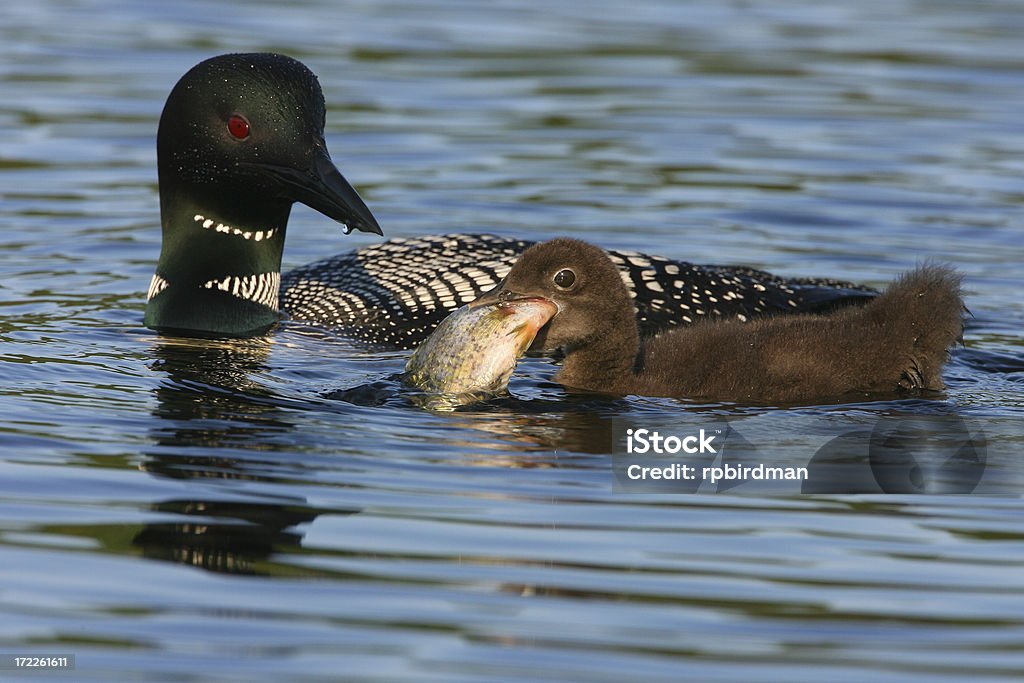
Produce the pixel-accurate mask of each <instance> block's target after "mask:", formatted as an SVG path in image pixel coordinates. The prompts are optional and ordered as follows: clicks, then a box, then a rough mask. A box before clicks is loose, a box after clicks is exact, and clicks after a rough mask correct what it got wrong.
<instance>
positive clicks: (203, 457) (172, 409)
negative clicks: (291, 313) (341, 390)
mask: <svg viewBox="0 0 1024 683" xmlns="http://www.w3.org/2000/svg"><path fill="white" fill-rule="evenodd" d="M270 349H271V342H270V341H269V340H268V339H266V338H258V339H249V340H231V341H225V342H221V341H217V340H202V339H173V338H169V339H162V340H160V342H159V343H158V344H157V346H156V348H155V350H154V354H155V356H156V358H157V360H156V362H154V363H153V368H154V369H157V370H159V371H161V372H165V373H166V374H167V379H166V381H164V382H163V383H161V385H160V386H159V388H157V390H156V396H157V399H158V401H157V406H156V408H155V409H154V410H153V416H154V417H155V418H156V421H155V423H154V426H153V428H152V429H151V430H150V432H149V436H150V438H151V440H152V442H153V444H154V447H153V448H151V449H148V450H147V451H146V453H145V458H144V460H143V461H142V463H141V465H140V468H141V469H143V470H144V471H146V472H149V473H151V474H152V475H153V476H157V477H168V478H172V479H205V480H215V479H223V480H244V481H249V482H281V481H291V480H294V479H297V478H301V476H302V475H303V467H302V466H301V465H300V464H299V463H298V462H297V461H292V462H289V460H288V459H287V458H283V457H280V454H281V452H283V451H287V450H289V449H290V448H293V447H294V446H293V444H294V437H293V436H291V433H292V432H293V431H294V429H295V423H294V421H293V420H291V419H289V411H288V410H286V409H285V407H284V405H283V404H282V403H283V402H282V400H281V399H280V398H278V397H276V396H275V395H274V393H273V392H272V391H271V390H270V389H268V388H267V387H265V386H264V385H263V384H261V383H260V381H259V380H258V379H257V378H258V376H259V375H260V373H262V372H266V371H267V369H268V366H267V359H268V356H269V353H270ZM239 494H240V495H238V496H236V497H233V498H232V499H230V500H222V499H215V498H210V499H200V498H195V499H185V500H177V499H176V500H166V501H162V502H158V503H155V504H153V505H152V506H151V509H152V510H153V511H156V512H166V513H173V514H175V515H178V516H184V517H188V518H193V519H190V520H189V521H180V522H179V521H176V522H160V523H154V524H147V525H146V526H145V527H143V529H142V530H141V531H139V533H138V534H136V535H135V537H134V538H133V539H132V543H133V545H136V546H138V547H140V548H142V551H143V554H144V555H145V556H146V557H149V558H153V559H160V560H166V561H170V562H179V563H182V564H188V565H192V566H195V567H199V568H202V569H207V570H210V571H216V572H225V573H231V574H257V573H267V571H268V570H267V569H260V562H261V561H263V560H266V559H267V558H269V557H270V556H271V555H272V554H274V553H276V552H281V551H282V550H285V549H291V550H294V549H297V548H299V547H300V545H301V541H302V536H303V534H302V533H301V532H300V531H298V529H297V528H296V527H298V526H299V525H301V524H307V523H310V522H312V521H313V520H314V519H316V518H317V517H318V516H319V515H320V514H322V513H323V512H324V511H322V510H318V509H316V508H313V507H311V506H309V505H307V504H306V501H305V500H304V499H303V498H300V497H297V496H288V497H286V498H285V499H284V500H282V499H281V497H280V496H275V498H274V499H273V500H266V496H264V495H262V494H259V493H256V494H253V493H251V492H250V491H249V490H242V491H240V492H239ZM238 498H243V499H242V500H239V499H238ZM253 498H256V500H253ZM261 499H262V500H261ZM331 512H333V513H335V514H339V513H341V514H353V513H355V512H358V510H332V511H331Z"/></svg>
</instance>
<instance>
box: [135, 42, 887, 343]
mask: <svg viewBox="0 0 1024 683" xmlns="http://www.w3.org/2000/svg"><path fill="white" fill-rule="evenodd" d="M325 118H326V110H325V105H324V98H323V94H322V92H321V90H320V85H319V83H318V82H317V79H316V76H315V75H314V74H313V73H312V72H311V71H310V70H309V69H308V68H307V67H306V66H305V65H303V64H302V63H301V62H298V61H296V60H295V59H292V58H290V57H286V56H283V55H277V54H264V53H255V54H228V55H221V56H218V57H213V58H211V59H208V60H206V61H203V62H201V63H199V64H198V65H196V66H195V67H193V68H192V69H191V70H190V71H188V73H186V74H185V75H184V76H183V77H182V78H181V80H180V81H179V82H178V83H177V85H175V87H174V88H173V90H172V91H171V93H170V95H169V96H168V99H167V103H166V105H165V106H164V110H163V113H162V115H161V117H160V126H159V132H158V135H157V161H158V170H159V182H160V213H161V227H162V231H163V237H162V245H161V251H160V260H159V263H158V264H157V268H156V273H155V274H154V276H153V279H152V281H151V284H150V287H149V292H148V297H147V305H146V314H145V324H146V325H147V326H148V327H151V328H154V329H159V330H164V331H171V332H176V333H183V334H189V335H213V336H246V335H253V334H259V333H261V332H263V331H265V330H267V329H268V328H269V327H271V326H272V325H274V324H275V323H277V322H278V321H279V320H280V319H281V318H282V317H290V318H291V319H293V320H296V321H301V322H308V323H312V324H317V325H323V326H330V327H333V328H337V329H339V330H341V331H342V332H344V333H345V334H347V335H349V336H352V337H355V338H357V339H360V340H363V341H365V342H367V343H370V344H374V345H385V346H389V347H398V348H411V347H414V346H416V345H417V344H418V343H419V342H420V341H422V340H423V339H425V338H426V337H427V336H428V335H429V334H430V332H431V331H432V330H433V329H434V328H435V327H436V326H437V324H438V323H439V322H440V321H441V320H442V319H444V317H445V316H446V315H447V314H448V313H450V312H451V311H452V310H454V309H455V308H457V307H458V306H460V305H462V304H464V303H467V302H469V301H472V300H473V299H475V298H476V297H477V296H479V295H480V294H481V293H483V292H485V291H487V290H490V289H492V288H493V287H494V286H496V285H497V284H498V282H500V281H501V279H502V278H503V277H504V276H505V275H506V274H507V273H508V270H509V268H510V267H511V266H512V263H513V262H514V261H515V259H516V257H517V256H518V255H519V254H521V253H522V252H523V250H525V249H526V248H527V247H529V246H530V245H531V244H532V242H529V241H526V240H518V239H508V238H502V237H497V236H493V235H473V234H459V235H440V236H431V237H417V238H412V239H392V240H389V241H386V242H383V243H381V244H378V245H373V246H369V247H365V248H363V249H359V250H356V251H353V252H350V253H346V254H341V255H339V256H335V257H332V258H329V259H326V260H323V261H318V262H316V263H313V264H310V265H307V266H304V267H301V268H298V269H296V270H293V271H291V272H289V273H286V274H285V275H284V276H283V277H282V276H281V275H280V270H281V255H282V253H283V248H284V239H285V232H286V229H287V226H288V215H289V212H290V210H291V206H292V204H293V203H294V202H296V201H298V202H302V203H304V204H306V205H308V206H310V207H312V208H314V209H316V210H318V211H320V212H322V213H324V214H325V215H327V216H329V217H331V218H333V219H335V220H337V221H340V222H342V223H344V224H345V225H346V232H347V231H348V230H350V229H356V230H361V231H364V232H371V233H376V234H381V229H380V226H379V225H378V224H377V221H376V219H375V218H374V216H373V214H372V213H371V212H370V210H369V209H368V208H367V206H366V205H365V204H364V203H363V201H362V199H360V197H359V195H358V194H357V193H356V191H355V190H354V189H353V188H352V186H351V185H350V184H349V183H348V182H347V181H346V180H345V178H344V177H343V176H342V175H341V173H340V172H339V171H338V170H337V168H336V167H335V166H334V164H333V163H332V161H331V159H330V156H329V154H328V152H327V147H326V145H325V143H324V135H323V131H324V122H325ZM608 255H609V256H610V258H611V259H612V260H613V261H614V262H615V264H616V265H617V266H618V267H619V269H620V272H621V275H622V278H623V280H624V282H625V283H626V286H627V289H628V291H629V293H630V296H632V297H633V301H634V306H635V308H636V312H637V320H638V323H639V325H640V330H641V333H642V334H644V335H649V334H654V333H657V332H659V331H661V330H663V329H665V328H667V327H671V326H674V325H685V324H688V323H692V322H695V321H697V320H699V319H701V318H703V317H728V318H736V319H739V320H747V319H749V318H751V317H753V316H756V315H758V314H762V313H787V312H799V311H820V310H827V309H831V308H836V307H841V306H845V305H847V304H851V303H863V302H864V301H867V300H869V299H870V298H871V297H873V296H874V294H875V293H874V291H873V290H871V289H869V288H866V287H861V286H858V285H854V284H850V283H847V282H840V281H836V280H831V279H784V278H780V277H777V276H774V275H772V274H770V273H766V272H763V271H759V270H754V269H750V268H743V267H727V266H701V265H694V264H691V263H686V262H682V261H674V260H670V259H665V258H661V257H656V256H649V255H645V254H640V253H636V252H626V251H614V250H613V251H609V252H608Z"/></svg>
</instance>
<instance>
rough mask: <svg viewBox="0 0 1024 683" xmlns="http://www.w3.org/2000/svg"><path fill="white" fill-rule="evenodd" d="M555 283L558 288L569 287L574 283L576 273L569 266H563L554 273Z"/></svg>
mask: <svg viewBox="0 0 1024 683" xmlns="http://www.w3.org/2000/svg"><path fill="white" fill-rule="evenodd" d="M554 280H555V285H556V286H557V287H559V288H560V289H569V288H571V287H572V286H573V285H574V284H575V283H576V273H574V272H572V270H570V269H569V268H563V269H562V270H560V271H558V272H557V273H555V277H554Z"/></svg>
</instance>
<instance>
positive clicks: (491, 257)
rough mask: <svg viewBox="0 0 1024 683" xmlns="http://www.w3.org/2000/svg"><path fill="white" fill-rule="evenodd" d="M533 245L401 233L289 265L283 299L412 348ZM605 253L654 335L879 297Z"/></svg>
mask: <svg viewBox="0 0 1024 683" xmlns="http://www.w3.org/2000/svg"><path fill="white" fill-rule="evenodd" d="M533 244H534V242H532V241H528V240H517V239H509V238H504V237H498V236H496V235H474V234H452V235H432V236H427V237H416V238H409V239H400V238H399V239H392V240H388V241H386V242H383V243H382V244H377V245H372V246H368V247H364V248H362V249H359V250H356V251H352V252H349V253H346V254H340V255H338V256H334V257H332V258H328V259H324V260H322V261H317V262H315V263H311V264H309V265H306V266H302V267H299V268H296V269H294V270H292V271H289V272H288V273H286V274H285V275H284V276H283V278H282V281H281V307H282V309H283V310H284V311H285V312H286V313H287V314H288V315H289V316H290V317H291V318H292V319H294V320H298V321H303V322H308V323H312V324H316V325H323V326H329V327H334V328H338V329H340V330H341V331H343V332H344V333H345V334H346V336H350V337H352V338H355V339H359V340H362V341H364V342H366V343H367V344H371V345H383V346H388V347H397V348H403V349H411V348H415V347H416V346H417V345H418V344H419V343H420V342H422V341H423V340H424V339H426V338H427V337H428V336H429V335H430V333H431V332H432V331H433V330H434V328H435V327H437V325H438V324H439V323H440V322H441V321H442V320H443V319H444V318H445V317H446V316H447V315H448V314H449V313H451V312H452V311H454V310H455V309H456V308H458V307H459V306H462V305H463V304H466V303H469V302H470V301H473V300H474V299H476V298H477V297H478V296H479V295H481V294H483V293H484V292H487V291H489V290H491V289H493V288H494V287H496V286H497V285H498V284H499V283H500V282H501V280H502V279H503V278H504V277H505V276H506V275H507V274H508V272H509V270H510V269H511V268H512V265H513V264H514V263H515V261H516V259H517V258H518V257H519V255H520V254H522V252H523V251H524V250H526V249H527V248H528V247H530V246H531V245H533ZM606 253H607V255H608V257H609V258H610V259H611V261H612V262H613V263H614V264H615V265H616V266H617V267H618V268H619V273H620V276H621V277H622V280H623V282H624V283H625V285H626V289H627V291H628V292H629V295H630V296H631V297H632V298H633V303H634V307H635V309H636V314H637V323H638V324H639V326H640V333H641V335H642V336H645V337H647V336H652V335H655V334H657V333H659V332H662V331H664V330H666V329H668V328H672V327H675V326H678V325H688V324H690V323H694V322H697V321H699V320H702V319H704V318H712V319H714V318H733V319H736V320H740V321H743V322H745V321H747V320H750V319H752V318H754V317H755V316H758V315H762V314H782V313H795V312H816V313H817V312H825V311H829V310H832V309H834V308H838V307H842V306H845V305H850V304H854V303H862V302H865V301H868V300H870V299H871V298H872V297H874V296H875V292H874V291H873V290H871V289H869V288H867V287H861V286H858V285H853V284H850V283H848V282H840V281H837V280H828V279H799V278H798V279H789V280H786V279H783V278H780V277H777V276H775V275H772V274H771V273H766V272H764V271H761V270H755V269H753V268H745V267H735V266H706V265H696V264H693V263H687V262H685V261H675V260H671V259H667V258H663V257H660V256H650V255H647V254H641V253H637V252H634V251H617V250H608V251H607V252H606ZM542 350H543V349H542Z"/></svg>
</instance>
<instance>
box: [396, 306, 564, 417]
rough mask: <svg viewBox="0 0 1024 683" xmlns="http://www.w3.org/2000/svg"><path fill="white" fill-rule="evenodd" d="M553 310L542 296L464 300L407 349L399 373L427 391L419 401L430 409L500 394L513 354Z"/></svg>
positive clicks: (516, 357)
mask: <svg viewBox="0 0 1024 683" xmlns="http://www.w3.org/2000/svg"><path fill="white" fill-rule="evenodd" d="M557 312H558V307H557V306H556V305H555V303H554V302H552V301H550V300H548V299H545V298H543V297H531V298H524V299H518V300H515V301H502V302H499V303H495V304H487V305H474V304H472V303H470V304H466V305H465V306H462V307H461V308H459V309H456V310H455V311H454V312H453V313H452V314H451V315H449V316H448V317H447V318H445V319H444V320H442V321H441V324H439V325H438V326H437V329H435V330H434V332H433V333H432V334H431V335H430V336H429V337H428V338H427V340H426V341H424V342H423V343H422V344H421V345H420V346H419V347H418V348H417V349H416V350H415V351H414V352H413V354H412V356H410V358H409V361H408V362H407V363H406V366H405V374H404V377H403V379H404V381H405V382H406V384H408V385H410V386H412V387H415V388H416V389H419V390H420V391H422V392H423V394H424V395H426V396H427V397H428V400H427V401H426V404H425V407H428V408H431V409H441V410H444V409H448V410H452V409H454V408H455V407H457V406H459V405H463V404H466V403H473V402H476V401H479V400H481V399H484V398H487V397H490V396H494V395H497V394H501V393H503V392H505V391H506V390H507V389H508V380H509V378H510V377H511V376H512V371H513V370H515V367H516V363H517V362H518V361H519V358H520V357H521V356H522V355H523V354H524V353H525V352H526V349H528V348H529V347H530V344H532V343H533V340H534V337H536V336H537V333H538V332H539V331H540V329H541V328H542V327H544V325H546V324H547V322H548V321H549V320H550V319H551V318H552V317H553V316H554V315H555V314H556V313H557Z"/></svg>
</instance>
